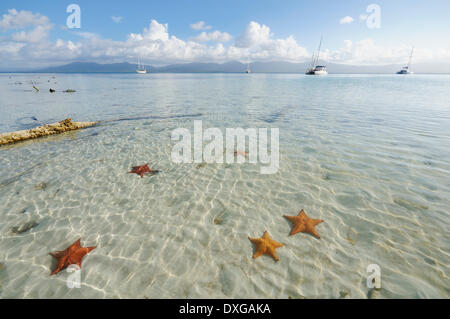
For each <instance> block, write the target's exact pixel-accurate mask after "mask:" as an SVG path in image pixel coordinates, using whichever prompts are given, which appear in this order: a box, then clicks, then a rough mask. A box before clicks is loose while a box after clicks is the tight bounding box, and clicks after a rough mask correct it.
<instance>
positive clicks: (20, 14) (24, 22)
mask: <svg viewBox="0 0 450 319" xmlns="http://www.w3.org/2000/svg"><path fill="white" fill-rule="evenodd" d="M49 24H50V20H49V19H48V18H47V17H46V16H41V15H40V14H39V13H36V14H33V13H32V12H30V11H24V10H22V11H17V10H16V9H9V10H8V13H5V14H3V15H2V18H1V19H0V29H1V30H3V31H5V30H9V29H20V28H24V27H29V26H39V25H49Z"/></svg>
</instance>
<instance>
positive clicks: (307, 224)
mask: <svg viewBox="0 0 450 319" xmlns="http://www.w3.org/2000/svg"><path fill="white" fill-rule="evenodd" d="M284 217H285V218H286V219H288V220H290V221H291V222H292V223H293V224H294V227H293V228H292V230H291V233H290V234H289V236H292V235H295V234H297V233H300V232H301V233H309V234H311V235H313V236H315V237H316V238H319V239H320V235H319V233H318V232H317V230H316V229H315V228H314V226H316V225H317V224H320V223H322V222H323V220H322V219H312V218H309V217H308V216H307V215H306V213H305V211H304V210H303V209H302V210H301V211H300V213H299V214H298V215H297V216H286V215H284Z"/></svg>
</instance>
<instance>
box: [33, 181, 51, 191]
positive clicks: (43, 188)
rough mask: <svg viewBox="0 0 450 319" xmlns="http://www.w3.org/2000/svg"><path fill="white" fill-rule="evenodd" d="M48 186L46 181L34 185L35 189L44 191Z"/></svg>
mask: <svg viewBox="0 0 450 319" xmlns="http://www.w3.org/2000/svg"><path fill="white" fill-rule="evenodd" d="M47 187H48V184H47V183H46V182H41V183H39V184H36V185H34V189H35V190H37V191H45V190H46V189H47Z"/></svg>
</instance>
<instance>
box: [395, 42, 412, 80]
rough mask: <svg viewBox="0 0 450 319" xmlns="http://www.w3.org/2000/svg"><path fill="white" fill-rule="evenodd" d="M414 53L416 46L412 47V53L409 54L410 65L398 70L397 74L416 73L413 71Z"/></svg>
mask: <svg viewBox="0 0 450 319" xmlns="http://www.w3.org/2000/svg"><path fill="white" fill-rule="evenodd" d="M413 54H414V47H413V48H412V49H411V55H410V56H409V61H408V65H406V66H404V67H403V68H402V69H401V70H400V71H398V72H397V74H414V72H412V71H411V61H412V58H413Z"/></svg>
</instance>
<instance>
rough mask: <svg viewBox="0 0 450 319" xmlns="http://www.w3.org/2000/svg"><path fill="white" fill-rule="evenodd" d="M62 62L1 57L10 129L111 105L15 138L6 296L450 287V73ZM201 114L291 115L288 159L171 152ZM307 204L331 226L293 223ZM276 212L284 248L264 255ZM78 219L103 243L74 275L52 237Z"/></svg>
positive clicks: (428, 290) (390, 294)
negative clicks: (19, 66)
mask: <svg viewBox="0 0 450 319" xmlns="http://www.w3.org/2000/svg"><path fill="white" fill-rule="evenodd" d="M52 76H53V75H44V74H41V75H36V74H33V75H29V74H25V75H19V74H15V75H10V74H0V132H7V131H13V130H19V129H27V128H31V127H34V126H36V125H37V124H39V123H48V122H54V121H58V120H61V119H64V118H66V117H71V118H72V119H73V120H76V121H88V120H103V121H105V122H103V123H102V124H100V125H98V126H96V127H93V128H89V129H85V130H82V131H78V132H70V133H65V134H63V135H59V136H54V137H49V138H43V139H39V140H35V141H30V142H24V143H20V144H17V145H14V146H7V147H1V148H0V263H1V264H2V265H0V268H1V269H0V297H1V298H36V297H39V298H80V297H81V298H105V297H106V298H110V297H121V298H226V297H232V298H289V297H292V298H301V297H306V298H340V297H347V298H368V297H369V298H424V297H427V298H448V297H450V278H449V276H450V275H449V272H450V271H449V265H450V217H449V211H450V196H449V194H450V90H449V83H450V76H445V75H440V76H431V75H429V76H428V75H414V76H406V77H402V76H394V75H393V76H389V75H377V76H373V75H370V76H369V75H358V76H356V75H355V76H347V75H345V76H344V75H341V76H340V75H330V76H327V77H306V76H303V75H264V74H250V75H247V74H227V75H224V74H197V75H192V74H171V75H170V74H168V75H159V74H148V75H144V76H142V75H134V74H130V75H118V74H117V75H109V74H100V75H62V74H58V75H54V76H55V78H53V77H52ZM30 81H36V82H37V86H38V87H39V88H40V89H41V92H39V93H35V92H34V90H33V88H32V84H31V83H30ZM49 81H50V82H49ZM17 82H21V83H22V84H19V83H17ZM55 82H56V83H55ZM50 87H52V88H55V89H57V90H58V91H59V92H56V93H54V94H50V93H49V92H48V89H49V88H50ZM69 88H70V89H75V90H76V91H77V92H76V93H72V94H69V93H62V92H60V91H62V90H65V89H69ZM32 117H34V118H35V119H32ZM194 120H202V121H203V127H204V128H207V127H219V128H226V127H244V128H247V127H255V128H264V127H267V128H270V127H273V128H279V129H280V169H279V171H278V173H276V174H273V175H261V174H260V171H259V167H260V166H259V164H257V165H255V164H249V163H246V164H206V165H200V166H198V164H175V163H173V162H172V161H171V159H170V154H171V151H172V146H173V145H174V142H172V141H171V139H170V136H171V132H172V131H173V130H174V129H175V128H179V127H185V128H188V129H190V130H191V132H192V131H193V121H194ZM147 162H148V163H150V167H151V168H154V169H158V170H160V171H161V173H160V174H158V175H155V176H146V177H144V178H140V177H139V176H137V175H135V174H127V172H128V171H129V170H130V168H131V167H132V166H135V165H141V164H145V163H147ZM301 209H305V210H306V212H307V214H308V215H309V216H310V217H312V218H320V219H324V220H325V222H324V223H322V224H320V225H318V226H316V229H317V230H318V232H319V233H320V235H321V239H320V240H318V239H315V238H314V237H312V236H310V235H307V234H297V235H295V236H292V237H289V236H288V234H289V232H290V229H291V224H290V223H289V222H288V221H287V220H286V219H284V218H283V217H282V216H283V215H295V214H297V213H298V212H299V211H300V210H301ZM28 222H35V224H37V225H35V226H34V227H32V228H31V229H29V230H28V231H26V232H23V233H19V234H18V233H17V231H16V232H14V227H20V226H22V225H24V224H26V223H28ZM29 225H30V224H29ZM16 230H17V229H16ZM264 230H268V231H269V233H270V235H271V237H272V238H273V239H275V240H277V241H279V242H282V243H284V244H285V246H284V247H282V248H279V249H277V253H278V256H279V258H280V261H279V262H278V263H276V262H274V260H272V259H271V258H270V257H268V256H262V257H260V258H258V259H256V260H254V259H252V254H253V250H254V247H253V245H252V244H251V243H250V241H249V240H248V239H247V237H248V236H251V237H260V236H262V235H263V232H264ZM79 237H81V238H82V245H83V246H93V245H97V248H96V249H95V250H94V251H92V252H91V253H90V254H89V255H88V256H86V257H85V258H84V259H83V267H82V271H81V288H80V289H69V288H68V287H67V286H66V279H67V278H68V277H69V275H70V274H69V273H67V272H65V271H63V272H61V273H59V274H58V275H56V276H50V272H51V270H52V269H53V267H54V264H55V263H54V260H53V258H52V257H51V256H50V255H49V254H48V253H49V252H50V251H55V250H63V249H65V248H66V247H67V246H69V245H70V244H72V243H73V242H74V241H76V240H77V239H78V238H79ZM370 264H378V265H379V266H380V268H381V285H382V289H381V290H379V291H376V292H374V291H373V290H370V289H369V288H368V287H367V285H366V278H367V276H368V273H366V268H367V266H368V265H370Z"/></svg>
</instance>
